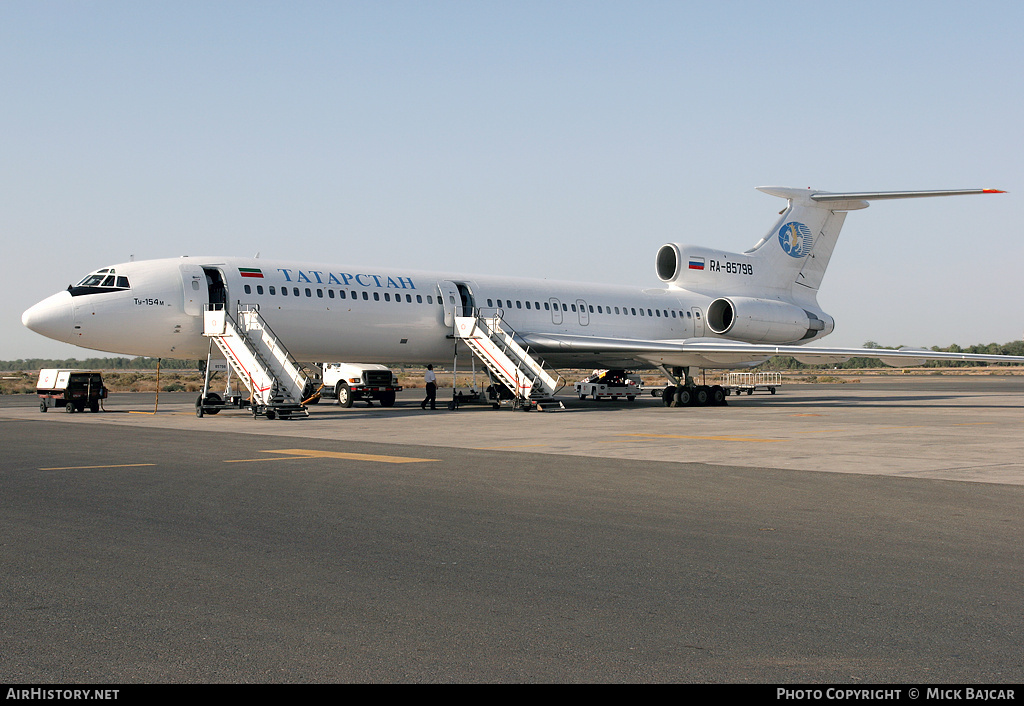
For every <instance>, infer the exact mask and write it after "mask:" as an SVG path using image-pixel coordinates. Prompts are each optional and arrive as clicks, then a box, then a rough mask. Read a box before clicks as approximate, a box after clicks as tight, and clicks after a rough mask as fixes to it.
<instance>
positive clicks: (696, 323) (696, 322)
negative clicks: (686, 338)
mask: <svg viewBox="0 0 1024 706" xmlns="http://www.w3.org/2000/svg"><path fill="white" fill-rule="evenodd" d="M690 311H691V312H693V335H694V337H695V338H700V337H701V336H703V335H704V318H703V317H702V316H701V314H700V307H698V306H695V307H693V308H692V309H690Z"/></svg>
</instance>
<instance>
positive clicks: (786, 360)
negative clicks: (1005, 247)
mask: <svg viewBox="0 0 1024 706" xmlns="http://www.w3.org/2000/svg"><path fill="white" fill-rule="evenodd" d="M861 347H862V348H874V349H877V350H896V349H898V348H902V347H903V346H881V345H879V344H877V343H875V342H874V341H867V342H866V343H865V344H864V345H863V346H861ZM930 350H932V351H935V352H941V353H979V354H982V355H1017V356H1024V340H1022V341H1010V342H1009V343H1003V344H999V343H989V344H977V345H974V346H968V347H967V348H961V347H960V346H958V345H957V344H955V343H954V344H953V345H951V346H947V347H945V348H940V347H938V346H932V347H931V349H930ZM988 365H999V366H1004V365H1020V363H982V362H978V361H970V360H929V361H928V362H926V363H925V364H924V365H923V366H920V367H923V368H978V367H986V366H988ZM764 367H765V368H766V369H768V370H821V369H828V370H832V369H833V368H839V369H840V370H858V369H863V368H890V367H892V366H890V365H886V364H885V363H883V362H882V361H881V359H880V358H867V357H856V358H850V359H849V360H847V361H846V362H845V363H816V364H806V363H801V362H800V361H798V360H797V359H796V358H790V357H788V356H775V357H774V358H771V359H770V360H768V362H767V363H765V364H764Z"/></svg>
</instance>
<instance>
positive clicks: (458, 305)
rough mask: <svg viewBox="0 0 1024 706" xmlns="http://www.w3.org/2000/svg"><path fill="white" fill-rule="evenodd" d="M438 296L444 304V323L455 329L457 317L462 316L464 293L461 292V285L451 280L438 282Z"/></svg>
mask: <svg viewBox="0 0 1024 706" xmlns="http://www.w3.org/2000/svg"><path fill="white" fill-rule="evenodd" d="M437 289H438V292H439V294H438V296H439V297H440V298H441V304H442V305H443V306H444V325H445V326H447V327H448V328H450V329H452V330H454V329H455V317H456V316H462V295H461V294H459V285H457V284H455V282H452V281H450V280H443V281H441V282H438V283H437Z"/></svg>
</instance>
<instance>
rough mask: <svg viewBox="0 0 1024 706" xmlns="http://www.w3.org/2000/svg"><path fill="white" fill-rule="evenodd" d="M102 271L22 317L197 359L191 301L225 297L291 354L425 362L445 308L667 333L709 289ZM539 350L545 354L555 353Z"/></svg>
mask: <svg viewBox="0 0 1024 706" xmlns="http://www.w3.org/2000/svg"><path fill="white" fill-rule="evenodd" d="M111 270H112V271H113V270H116V273H117V275H118V276H119V277H124V278H127V280H128V283H129V287H128V288H126V289H110V290H103V289H102V288H94V289H92V290H88V291H85V292H78V293H77V295H76V296H73V295H72V291H71V289H73V288H69V291H65V292H60V293H58V294H55V295H53V296H51V297H49V298H48V299H45V300H43V301H42V302H40V303H39V304H37V305H35V306H34V307H32V308H31V309H29V310H28V311H26V312H25V314H24V316H23V321H24V323H25V325H26V326H28V327H29V328H31V329H33V330H35V331H38V332H39V333H42V334H43V335H46V336H49V337H51V338H55V339H58V340H62V341H67V342H69V343H73V344H75V345H78V346H82V347H84V348H92V349H96V350H101V351H108V352H111V353H120V354H125V355H144V356H152V357H174V358H203V357H206V355H207V352H208V351H209V350H210V344H209V340H208V339H206V338H204V336H203V315H202V314H203V310H204V307H205V306H206V305H207V304H209V303H211V300H216V299H218V298H221V299H222V301H223V302H224V303H225V304H226V306H227V309H228V311H229V312H230V311H232V310H233V308H234V307H235V305H236V304H237V303H243V304H258V305H259V308H260V312H261V314H262V315H263V317H264V318H265V319H266V321H267V322H268V323H269V325H270V326H271V327H272V328H273V329H274V331H275V332H276V334H277V335H278V337H279V338H280V339H281V340H282V341H284V342H285V344H286V345H287V346H288V348H289V349H290V351H291V353H292V355H293V356H294V357H295V358H296V359H297V360H301V361H307V362H309V361H331V360H350V361H351V360H360V361H367V362H372V361H384V362H408V363H427V362H431V361H438V360H445V359H448V358H450V357H451V355H452V351H453V349H454V348H453V341H452V340H451V338H450V334H451V332H452V325H451V324H452V322H451V316H452V315H453V313H455V312H457V315H460V316H461V315H463V309H464V307H465V308H467V310H468V308H473V307H475V308H477V309H480V310H482V311H483V312H484V313H493V312H494V310H500V311H501V313H502V315H503V318H504V321H505V322H506V323H507V324H508V325H509V326H510V327H511V328H512V329H513V330H515V331H520V332H530V333H551V334H572V335H580V336H595V337H615V338H630V339H646V340H673V341H678V340H682V339H690V338H694V337H702V336H707V335H710V334H709V332H708V331H707V330H705V326H704V312H705V311H706V308H707V305H708V303H709V302H710V301H711V300H712V299H713V297H710V296H706V295H702V294H695V293H693V292H688V291H686V290H683V289H678V288H665V287H662V288H650V289H641V288H637V287H628V286H618V285H606V284H593V283H590V284H583V283H573V282H553V281H548V280H537V279H526V278H513V277H493V276H480V275H477V276H471V277H466V276H465V275H456V274H450V273H435V272H422V271H412V270H395V269H381V268H353V267H345V266H338V265H317V264H310V263H298V262H285V261H270V260H263V259H252V258H194V257H190V258H180V259H165V260H149V261H140V262H129V263H124V264H120V265H115V266H114V267H112V268H111ZM218 280H220V281H219V282H218ZM547 357H548V359H549V360H550V361H551V362H552V363H553V364H557V363H556V361H557V357H558V356H557V352H549V353H548V354H547ZM614 357H615V356H611V358H614ZM611 358H606V359H604V360H603V361H602V360H598V359H596V358H595V359H593V360H592V361H590V362H593V363H595V364H597V363H600V362H605V363H614V362H616V361H614V360H612V359H611ZM626 362H628V361H623V364H624V365H625V364H626Z"/></svg>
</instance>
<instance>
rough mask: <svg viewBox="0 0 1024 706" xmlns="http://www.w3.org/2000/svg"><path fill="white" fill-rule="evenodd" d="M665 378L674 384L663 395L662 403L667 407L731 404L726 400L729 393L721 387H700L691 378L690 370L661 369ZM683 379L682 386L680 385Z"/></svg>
mask: <svg viewBox="0 0 1024 706" xmlns="http://www.w3.org/2000/svg"><path fill="white" fill-rule="evenodd" d="M661 371H662V372H663V373H665V377H667V378H668V379H669V380H671V381H672V382H673V384H672V385H669V386H668V387H666V388H665V389H664V391H662V393H661V401H662V402H664V404H665V406H666V407H690V406H694V407H707V406H708V405H726V404H729V403H728V402H726V401H725V398H726V397H727V396H728V395H729V391H728V390H726V389H725V388H724V387H722V386H721V385H698V384H696V383H695V382H694V380H693V378H692V377H690V369H689V368H673V369H672V371H671V372H669V370H668V369H667V368H665V367H662V368H661ZM680 379H682V384H680Z"/></svg>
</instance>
